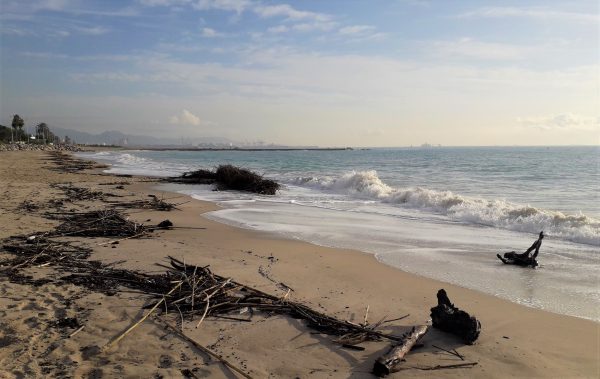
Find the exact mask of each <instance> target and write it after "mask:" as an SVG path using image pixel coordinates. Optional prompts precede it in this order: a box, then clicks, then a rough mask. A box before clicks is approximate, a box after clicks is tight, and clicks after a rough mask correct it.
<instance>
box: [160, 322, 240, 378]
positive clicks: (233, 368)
mask: <svg viewBox="0 0 600 379" xmlns="http://www.w3.org/2000/svg"><path fill="white" fill-rule="evenodd" d="M160 321H162V323H163V324H164V325H165V326H167V327H168V328H169V329H171V330H173V331H174V332H175V333H176V334H177V335H178V336H180V337H181V338H183V339H184V340H186V341H188V342H189V343H191V344H192V345H193V346H194V347H195V348H197V349H199V350H202V351H203V352H205V353H206V354H208V355H210V356H211V357H213V358H216V359H217V360H219V361H220V362H221V363H223V365H225V366H227V367H229V368H230V369H232V370H233V371H235V372H237V373H238V374H240V375H242V376H243V377H244V378H246V379H252V377H251V376H250V375H248V374H246V373H245V372H244V371H242V370H241V369H239V368H237V367H236V366H234V365H233V364H231V363H230V362H229V361H227V360H225V358H223V357H222V356H220V355H219V354H217V353H213V352H212V350H210V349H208V348H207V347H204V346H202V345H200V344H199V343H198V342H196V341H194V340H193V339H191V338H190V337H188V336H186V335H185V334H184V333H183V332H182V331H181V330H179V329H177V328H176V327H175V326H173V325H172V324H171V323H169V322H167V321H165V320H160Z"/></svg>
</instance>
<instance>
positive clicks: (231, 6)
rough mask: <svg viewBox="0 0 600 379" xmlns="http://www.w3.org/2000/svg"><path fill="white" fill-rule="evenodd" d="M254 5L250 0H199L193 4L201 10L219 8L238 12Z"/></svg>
mask: <svg viewBox="0 0 600 379" xmlns="http://www.w3.org/2000/svg"><path fill="white" fill-rule="evenodd" d="M251 5H252V2H250V1H249V0H198V1H197V2H196V3H194V4H193V6H194V8H196V9H199V10H209V9H218V10H222V11H234V12H236V13H238V14H240V13H242V12H244V11H245V10H247V9H248V8H249V7H250V6H251Z"/></svg>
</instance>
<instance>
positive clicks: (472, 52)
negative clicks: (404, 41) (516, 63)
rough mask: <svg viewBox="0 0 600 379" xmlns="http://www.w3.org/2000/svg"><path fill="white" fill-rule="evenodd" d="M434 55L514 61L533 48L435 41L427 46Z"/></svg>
mask: <svg viewBox="0 0 600 379" xmlns="http://www.w3.org/2000/svg"><path fill="white" fill-rule="evenodd" d="M427 48H428V49H429V50H430V51H431V52H433V53H434V54H438V55H443V56H462V57H466V58H475V59H484V60H516V59H522V58H525V57H526V56H527V55H528V54H530V53H531V52H532V51H533V50H534V48H532V47H522V46H517V45H509V44H502V43H491V42H483V41H477V40H475V39H472V38H461V39H458V40H455V41H435V42H432V43H431V44H429V45H428V46H427Z"/></svg>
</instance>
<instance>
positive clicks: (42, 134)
mask: <svg viewBox="0 0 600 379" xmlns="http://www.w3.org/2000/svg"><path fill="white" fill-rule="evenodd" d="M49 135H50V128H48V125H47V124H46V123H45V122H40V123H39V124H37V126H36V128H35V138H36V139H41V140H43V141H44V144H45V143H46V141H47V140H49V139H50V138H49Z"/></svg>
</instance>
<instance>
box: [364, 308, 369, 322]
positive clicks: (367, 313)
mask: <svg viewBox="0 0 600 379" xmlns="http://www.w3.org/2000/svg"><path fill="white" fill-rule="evenodd" d="M368 318H369V305H368V304H367V309H366V310H365V320H364V322H363V325H364V326H367V324H368V321H367V319H368Z"/></svg>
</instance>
